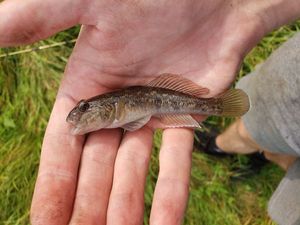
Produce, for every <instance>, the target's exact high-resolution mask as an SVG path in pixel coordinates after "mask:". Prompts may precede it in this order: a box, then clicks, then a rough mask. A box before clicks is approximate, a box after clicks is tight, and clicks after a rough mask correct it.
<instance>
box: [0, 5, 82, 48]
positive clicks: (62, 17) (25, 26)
mask: <svg viewBox="0 0 300 225" xmlns="http://www.w3.org/2000/svg"><path fill="white" fill-rule="evenodd" d="M79 2H80V1H79V0H26V1H19V0H9V1H8V0H6V1H4V2H2V3H0V15H1V19H0V34H1V35H0V47H7V46H13V45H20V44H29V43H32V42H35V41H38V40H41V39H45V38H47V37H48V36H50V35H52V34H54V33H56V32H58V31H61V30H64V29H66V28H69V27H71V26H74V25H75V24H77V23H78V21H79V18H80V11H79V10H78V9H79V8H80V7H79Z"/></svg>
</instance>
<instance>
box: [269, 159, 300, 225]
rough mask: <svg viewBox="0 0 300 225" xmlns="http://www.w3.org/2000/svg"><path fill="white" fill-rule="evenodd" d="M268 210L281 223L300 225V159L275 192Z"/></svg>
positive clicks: (283, 224)
mask: <svg viewBox="0 0 300 225" xmlns="http://www.w3.org/2000/svg"><path fill="white" fill-rule="evenodd" d="M268 211H269V214H270V216H271V218H272V219H273V220H275V221H276V222H277V223H278V224H279V225H300V159H298V160H297V161H296V162H295V163H294V164H293V165H292V166H291V167H290V169H289V170H288V172H287V174H286V175H285V177H284V178H283V179H282V181H281V182H280V184H279V186H278V187H277V189H276V191H275V192H274V193H273V196H272V198H271V200H270V201H269V208H268Z"/></svg>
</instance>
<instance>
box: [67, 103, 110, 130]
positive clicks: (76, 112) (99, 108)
mask: <svg viewBox="0 0 300 225" xmlns="http://www.w3.org/2000/svg"><path fill="white" fill-rule="evenodd" d="M114 114H115V109H114V107H113V104H109V103H105V102H104V103H99V102H95V101H88V100H81V101H80V102H79V103H78V104H77V105H76V106H75V107H74V108H73V109H72V110H71V112H70V113H69V115H68V116H67V119H66V121H67V122H68V123H70V124H71V125H72V130H71V133H72V134H74V135H82V134H86V133H89V132H92V131H95V130H99V129H102V128H105V127H107V126H109V125H110V124H111V123H112V121H113V120H114Z"/></svg>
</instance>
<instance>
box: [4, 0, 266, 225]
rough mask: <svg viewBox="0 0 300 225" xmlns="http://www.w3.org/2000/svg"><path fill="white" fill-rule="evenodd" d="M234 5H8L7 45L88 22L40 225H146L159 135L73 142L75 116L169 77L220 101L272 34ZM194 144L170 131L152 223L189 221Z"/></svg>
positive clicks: (115, 134) (102, 134)
mask: <svg viewBox="0 0 300 225" xmlns="http://www.w3.org/2000/svg"><path fill="white" fill-rule="evenodd" d="M233 2H235V1H232V2H230V1H223V0H220V1H192V0H175V1H174V0H160V1H150V0H149V1H148V0H144V1H134V0H129V1H105V0H90V1H79V0H76V1H71V0H60V1H58V0H56V1H53V0H52V1H50V0H43V1H42V0H28V1H24V2H20V1H17V0H10V1H4V2H3V3H1V5H0V15H1V21H0V32H1V36H0V45H1V46H10V45H17V44H24V43H31V42H34V41H36V40H39V39H43V38H46V37H48V36H49V35H51V34H53V33H55V32H58V31H60V30H63V29H65V28H67V27H70V26H73V25H75V24H78V23H80V24H84V25H83V26H82V29H81V32H80V35H79V38H78V41H77V43H76V45H75V48H74V50H73V53H72V55H71V57H70V59H69V62H68V65H67V68H66V71H65V74H64V77H63V79H62V82H61V86H60V89H59V92H58V95H57V99H56V102H55V104H54V108H53V111H52V114H51V117H50V121H49V124H48V127H47V131H46V134H45V138H44V143H43V149H42V155H41V162H40V169H39V174H38V178H37V182H36V187H35V193H34V197H33V203H32V210H31V217H32V223H33V224H68V222H69V221H70V224H96V223H97V224H98V223H99V224H141V223H142V221H143V205H144V202H143V201H144V186H145V180H146V175H147V170H148V163H149V158H150V154H151V147H152V136H153V129H151V128H150V127H147V126H145V127H144V128H142V129H140V130H138V131H135V132H126V133H125V134H123V133H122V131H121V130H120V129H114V130H100V131H97V132H93V133H91V134H89V135H86V136H85V137H84V136H72V135H71V134H70V131H69V127H68V124H67V123H66V122H65V119H66V116H67V114H68V112H69V111H70V109H71V108H72V107H73V106H74V105H75V104H76V103H77V101H79V100H80V99H82V98H88V97H91V96H94V95H98V94H100V93H104V92H107V91H109V90H113V89H116V88H120V87H124V86H131V85H136V84H145V83H147V82H148V81H150V80H152V79H153V78H154V77H155V76H157V75H159V74H162V73H175V74H182V75H184V76H186V77H187V78H189V79H191V80H193V81H194V82H196V83H198V84H201V85H202V86H204V87H207V88H209V89H210V95H211V96H213V95H216V94H218V93H220V92H223V91H224V90H225V89H227V88H228V86H229V85H230V84H231V82H232V81H233V80H234V78H235V73H236V71H237V70H238V67H239V64H240V62H241V60H242V58H243V56H244V55H245V54H246V52H247V51H248V50H249V49H250V48H251V47H252V45H254V44H255V43H256V41H258V40H259V39H260V37H261V36H262V35H263V32H260V30H259V29H258V27H257V23H256V22H257V21H256V19H255V18H254V15H251V14H250V13H249V12H248V13H246V12H244V11H242V7H240V8H239V7H237V6H236V5H234V3H233ZM2 18H5V19H4V20H2ZM255 29H256V32H253V31H254V30H255ZM257 29H258V30H257ZM2 31H5V32H2ZM2 34H3V35H2ZM192 146H193V132H192V130H188V129H166V130H164V132H163V143H162V147H161V151H160V172H159V177H158V181H157V185H156V189H155V194H154V199H153V204H152V211H151V217H150V222H151V224H172V225H173V224H180V223H181V221H182V218H183V214H184V210H185V207H186V202H187V198H188V188H189V176H190V167H191V153H192Z"/></svg>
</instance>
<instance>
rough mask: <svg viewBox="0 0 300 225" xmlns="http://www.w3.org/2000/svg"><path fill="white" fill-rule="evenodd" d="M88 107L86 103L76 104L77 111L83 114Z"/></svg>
mask: <svg viewBox="0 0 300 225" xmlns="http://www.w3.org/2000/svg"><path fill="white" fill-rule="evenodd" d="M89 107H90V104H89V103H88V102H86V101H83V100H82V101H80V102H79V104H78V109H79V111H80V112H85V111H86V110H88V108H89Z"/></svg>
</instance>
